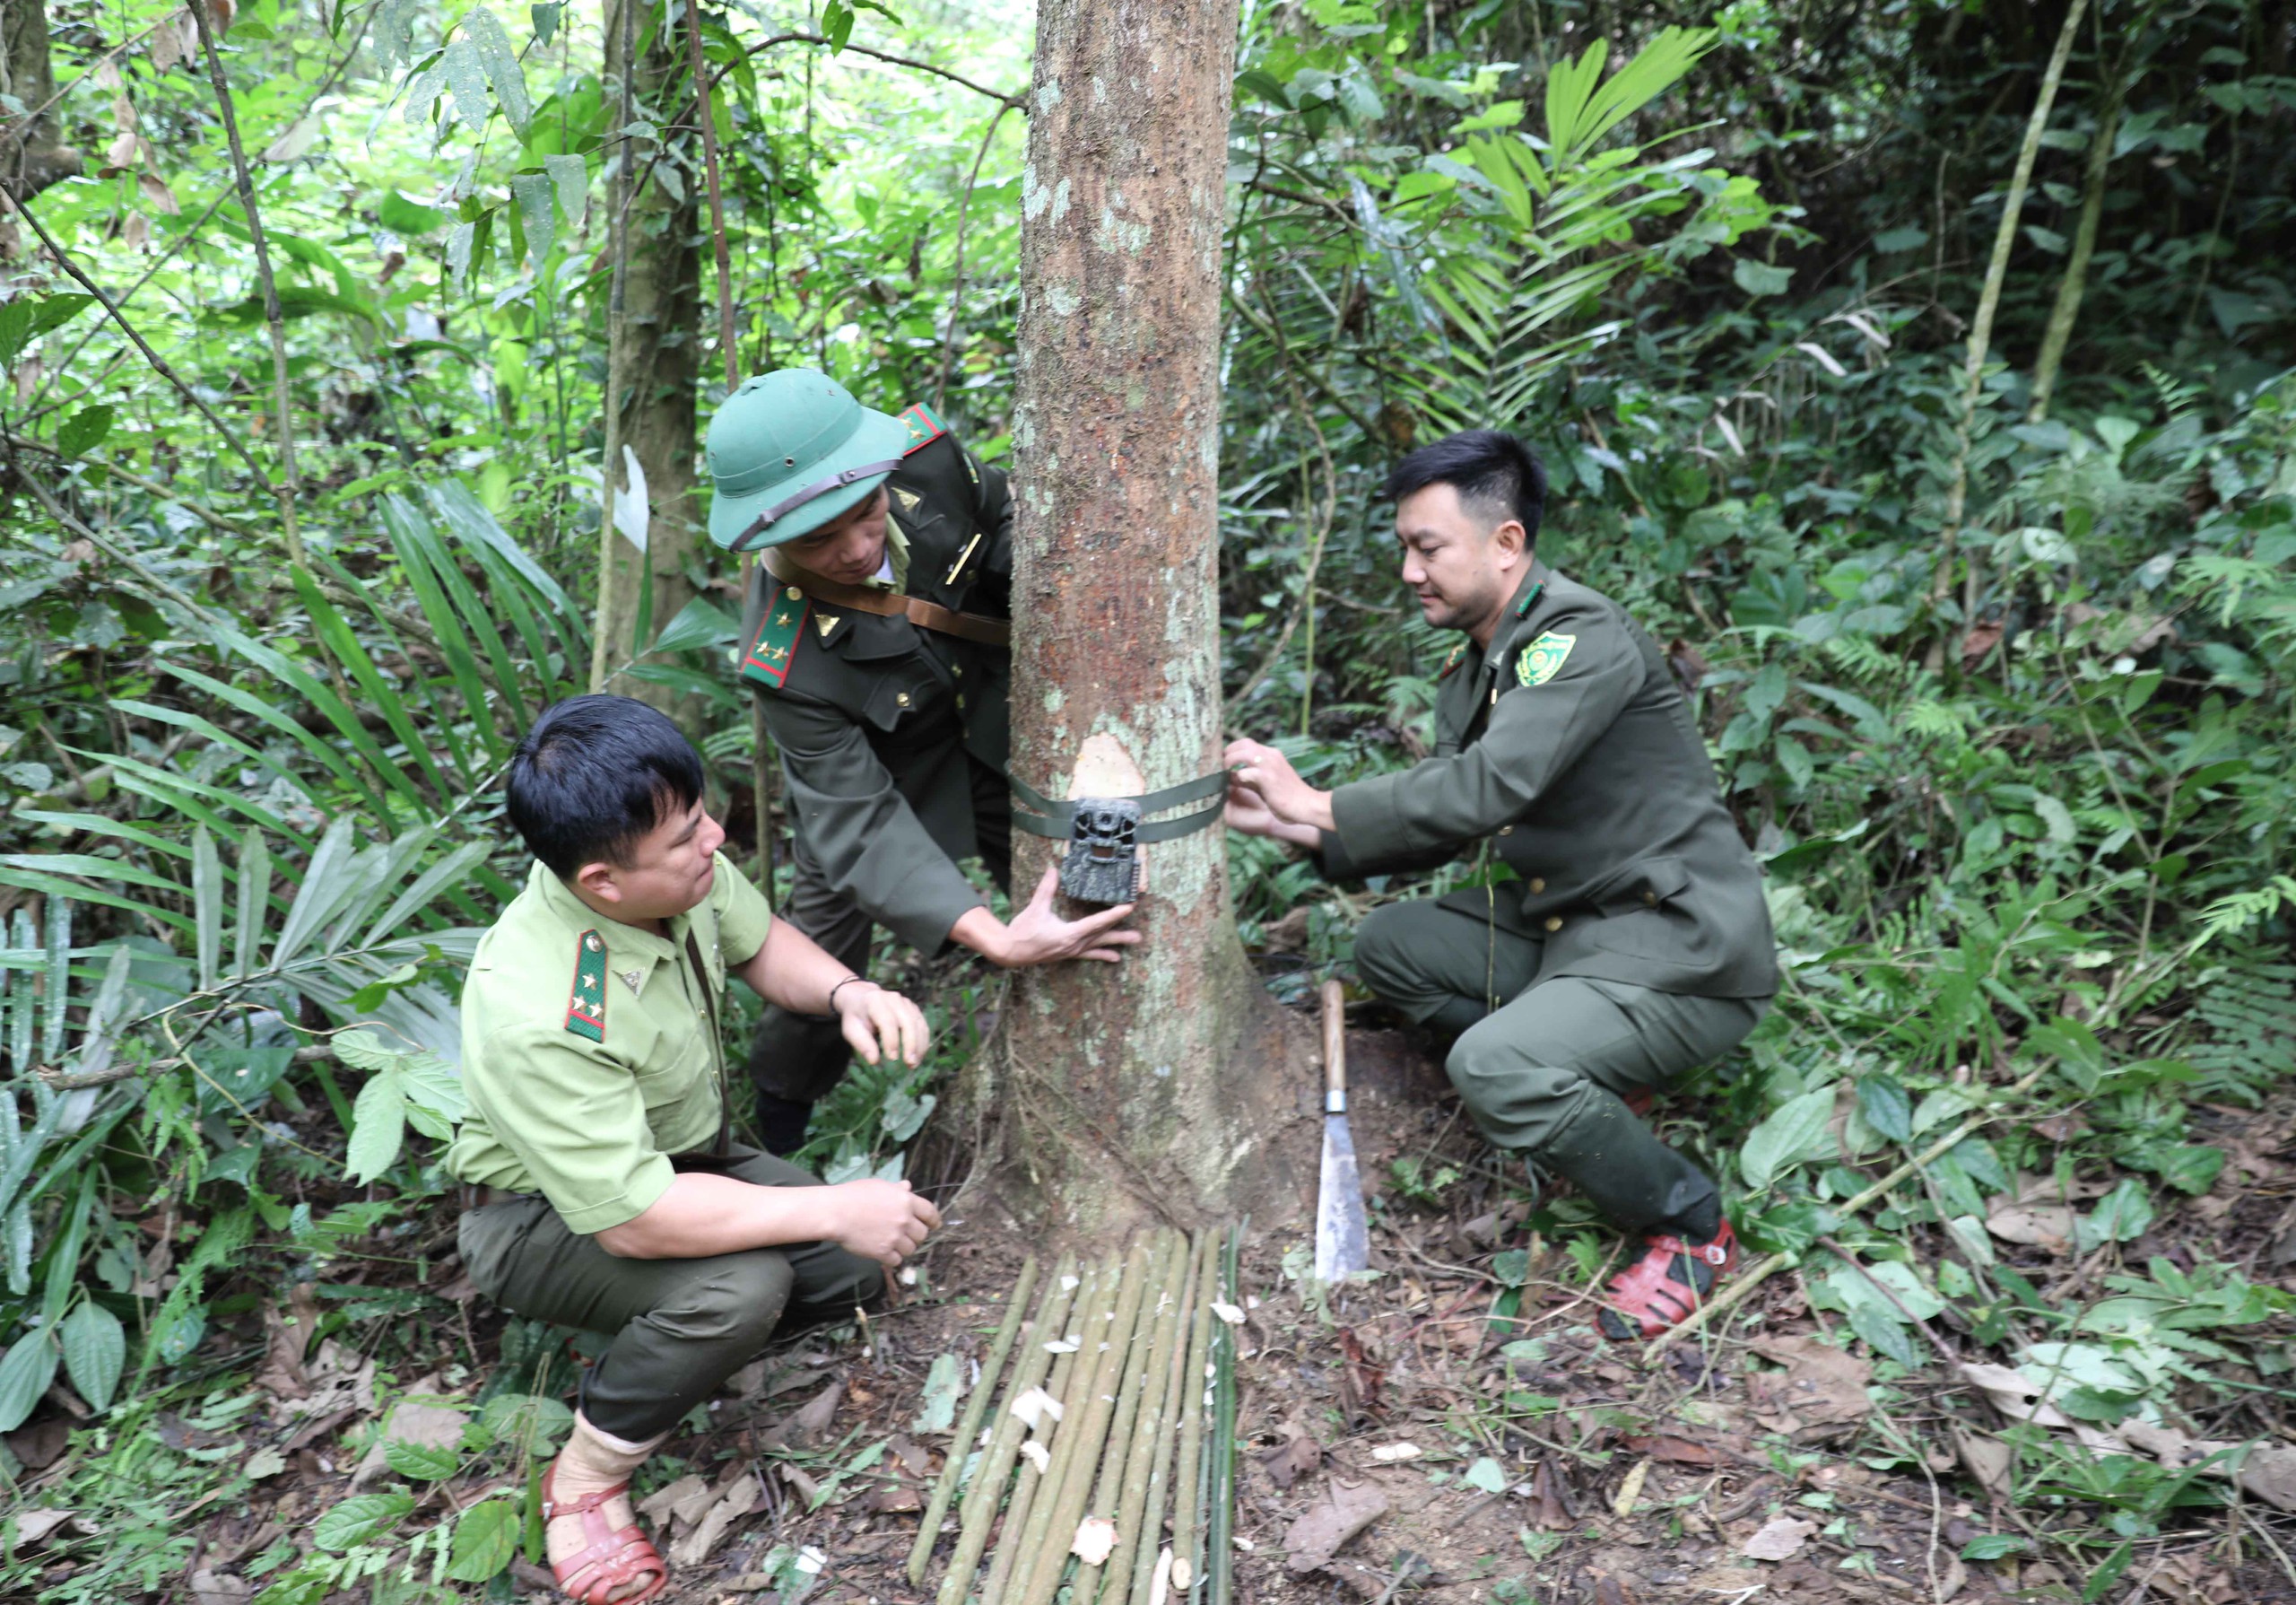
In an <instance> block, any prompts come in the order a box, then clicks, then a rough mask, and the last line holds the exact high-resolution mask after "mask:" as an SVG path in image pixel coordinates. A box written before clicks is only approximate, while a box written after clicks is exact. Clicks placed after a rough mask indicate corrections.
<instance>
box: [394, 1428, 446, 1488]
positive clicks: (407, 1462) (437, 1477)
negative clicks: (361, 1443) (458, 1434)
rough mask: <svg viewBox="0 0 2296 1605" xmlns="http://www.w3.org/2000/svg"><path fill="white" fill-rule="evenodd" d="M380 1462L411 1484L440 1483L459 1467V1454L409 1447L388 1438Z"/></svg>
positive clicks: (439, 1448) (436, 1447)
mask: <svg viewBox="0 0 2296 1605" xmlns="http://www.w3.org/2000/svg"><path fill="white" fill-rule="evenodd" d="M383 1459H384V1460H385V1461H387V1462H388V1463H389V1465H390V1469H391V1470H394V1471H396V1472H397V1473H398V1474H399V1475H400V1476H401V1477H404V1478H405V1479H408V1480H409V1481H412V1482H441V1481H444V1480H445V1479H448V1478H449V1477H452V1476H453V1475H454V1474H455V1473H456V1471H457V1470H460V1468H461V1466H462V1463H463V1457H462V1452H461V1451H459V1450H457V1449H456V1448H454V1447H452V1446H451V1445H448V1446H443V1447H442V1446H439V1445H434V1444H410V1443H407V1442H406V1441H404V1439H401V1438H392V1439H390V1440H389V1441H388V1442H387V1443H385V1444H384V1445H383Z"/></svg>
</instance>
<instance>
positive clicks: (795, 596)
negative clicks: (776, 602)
mask: <svg viewBox="0 0 2296 1605" xmlns="http://www.w3.org/2000/svg"><path fill="white" fill-rule="evenodd" d="M789 599H790V600H791V601H792V602H802V601H804V599H805V593H804V591H801V590H799V589H797V588H796V586H794V585H793V586H791V587H790V588H789Z"/></svg>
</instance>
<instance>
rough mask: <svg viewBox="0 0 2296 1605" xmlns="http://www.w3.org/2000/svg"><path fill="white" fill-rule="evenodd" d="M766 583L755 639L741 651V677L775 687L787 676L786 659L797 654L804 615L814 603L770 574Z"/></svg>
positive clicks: (776, 688)
mask: <svg viewBox="0 0 2296 1605" xmlns="http://www.w3.org/2000/svg"><path fill="white" fill-rule="evenodd" d="M766 587H767V589H766V593H765V612H764V613H763V614H762V615H761V616H760V617H759V619H758V624H757V639H756V640H754V641H751V642H750V650H748V651H746V652H744V653H743V654H742V678H744V680H754V681H756V682H757V683H758V684H759V685H770V686H771V687H773V689H774V690H776V691H778V690H780V689H781V683H782V682H783V681H784V680H787V678H788V677H789V660H790V659H792V658H794V657H796V654H797V641H798V638H799V637H800V636H802V635H803V634H804V631H805V615H807V614H809V613H811V612H812V611H813V604H812V603H811V602H808V601H806V600H805V599H804V597H803V596H801V595H800V594H799V593H798V592H796V591H795V590H793V589H790V588H788V587H787V586H785V585H783V584H782V583H781V581H780V580H778V579H777V578H774V577H773V576H771V575H768V576H767V578H766Z"/></svg>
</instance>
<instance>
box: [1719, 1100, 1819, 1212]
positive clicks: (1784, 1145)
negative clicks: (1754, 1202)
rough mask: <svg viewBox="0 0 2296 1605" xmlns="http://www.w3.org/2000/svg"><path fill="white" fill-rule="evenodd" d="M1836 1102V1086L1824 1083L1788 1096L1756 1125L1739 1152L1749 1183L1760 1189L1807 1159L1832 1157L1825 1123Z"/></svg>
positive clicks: (1740, 1167)
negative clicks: (1810, 1090)
mask: <svg viewBox="0 0 2296 1605" xmlns="http://www.w3.org/2000/svg"><path fill="white" fill-rule="evenodd" d="M1833 1103H1834V1089H1833V1088H1832V1087H1831V1086H1822V1087H1819V1088H1818V1089H1816V1090H1815V1091H1814V1092H1806V1093H1804V1094H1803V1095H1801V1096H1800V1097H1798V1098H1791V1099H1788V1100H1787V1102H1786V1103H1784V1104H1783V1105H1782V1106H1780V1107H1779V1109H1778V1110H1777V1111H1776V1112H1773V1113H1772V1114H1771V1115H1770V1118H1769V1119H1767V1120H1765V1121H1762V1123H1761V1125H1759V1126H1756V1127H1755V1128H1754V1129H1753V1130H1752V1132H1751V1133H1749V1134H1748V1135H1747V1138H1746V1142H1745V1147H1744V1148H1743V1149H1741V1150H1740V1151H1739V1155H1738V1169H1739V1173H1741V1174H1743V1175H1744V1177H1745V1179H1746V1185H1747V1186H1748V1187H1750V1188H1752V1189H1753V1190H1754V1191H1757V1192H1759V1191H1762V1190H1763V1189H1765V1188H1767V1187H1768V1186H1769V1185H1770V1182H1772V1181H1774V1180H1776V1179H1777V1178H1778V1176H1779V1175H1780V1174H1781V1173H1784V1172H1786V1171H1787V1170H1790V1169H1792V1168H1793V1167H1794V1166H1795V1165H1796V1164H1801V1163H1803V1162H1804V1161H1805V1160H1810V1159H1822V1158H1826V1157H1829V1156H1831V1154H1832V1153H1833V1150H1834V1140H1833V1134H1832V1132H1831V1131H1829V1130H1827V1129H1826V1126H1827V1122H1828V1121H1831V1119H1832V1118H1833Z"/></svg>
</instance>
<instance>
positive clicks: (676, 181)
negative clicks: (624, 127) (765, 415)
mask: <svg viewBox="0 0 2296 1605" xmlns="http://www.w3.org/2000/svg"><path fill="white" fill-rule="evenodd" d="M661 10H662V8H661V7H660V5H659V4H656V3H655V0H608V4H607V6H606V30H605V31H606V77H607V81H608V82H609V83H614V84H619V83H621V81H622V72H623V63H624V60H625V57H626V54H627V53H628V52H629V50H630V48H631V41H633V40H634V41H636V43H637V45H638V46H639V47H640V48H639V49H638V50H637V52H636V53H637V57H638V59H637V62H636V67H635V71H634V72H633V73H632V74H631V78H630V89H631V101H632V103H633V104H634V106H635V107H636V108H637V110H638V115H639V116H640V117H641V118H648V120H651V121H653V122H654V123H655V124H656V125H657V126H663V127H665V129H666V126H667V125H669V124H671V123H674V122H675V121H677V120H678V118H677V115H676V114H677V109H678V107H679V106H680V104H681V103H682V102H681V101H680V99H679V97H680V95H681V93H682V92H683V93H684V94H687V95H689V96H690V94H691V90H690V89H688V88H687V87H686V85H685V79H684V67H683V49H682V47H681V44H680V39H679V36H678V33H677V31H676V30H674V29H672V28H665V27H663V26H662V15H661ZM649 31H650V32H651V33H652V35H653V38H652V39H651V40H650V41H648V39H647V35H648V32H649ZM668 137H670V138H673V139H679V140H690V139H691V135H685V134H677V135H668ZM623 161H624V163H625V166H624V169H623V172H622V178H621V179H620V181H619V182H618V183H617V184H616V186H615V196H616V204H617V205H623V203H622V196H625V195H628V194H629V189H628V186H630V185H631V184H633V183H635V184H637V185H638V186H639V188H638V189H637V191H636V194H635V195H634V196H631V198H630V199H629V200H628V201H627V203H626V205H625V206H624V212H623V218H622V227H623V230H624V231H625V232H624V240H625V243H624V245H623V247H622V265H621V271H620V274H619V278H618V283H616V284H615V286H614V288H613V291H612V292H611V293H612V295H613V298H614V300H615V301H616V303H617V305H618V308H619V311H618V314H617V313H610V314H609V316H608V318H607V326H608V327H607V340H606V393H607V395H608V397H611V398H612V401H611V405H613V406H615V407H616V408H617V414H618V415H617V416H615V417H614V418H613V419H612V420H610V421H609V424H608V427H607V430H606V444H607V448H608V454H609V458H610V459H611V460H609V461H608V462H607V463H606V465H605V469H606V484H607V485H608V486H609V487H611V488H610V491H609V494H608V498H607V506H608V509H609V516H608V518H607V519H606V521H605V526H604V528H603V529H601V531H600V532H599V572H598V617H597V628H596V636H595V649H594V656H593V657H592V659H591V668H590V683H591V685H593V686H594V687H596V689H598V690H601V691H618V692H622V693H625V694H627V695H631V696H635V697H639V698H642V699H644V700H645V701H647V702H652V703H654V704H655V705H656V706H657V707H659V708H661V709H662V710H663V711H665V712H668V713H670V714H672V715H673V716H675V715H677V714H678V713H679V712H680V711H681V709H680V708H679V706H678V702H679V698H678V696H677V694H676V693H674V692H672V691H671V690H669V689H668V688H667V687H665V686H660V685H649V684H648V683H646V682H644V681H641V680H636V679H631V678H627V677H624V678H622V679H621V680H619V681H617V682H616V683H615V684H613V685H607V684H606V683H605V682H606V680H607V677H608V676H610V675H611V674H612V673H613V670H615V669H616V668H619V667H621V666H622V664H624V663H626V662H628V661H629V660H630V659H631V657H632V656H633V654H634V653H635V652H636V650H637V649H638V647H639V646H640V645H642V644H643V643H642V642H640V641H638V640H637V639H636V632H637V624H638V602H639V584H640V581H641V579H642V577H643V573H644V571H645V570H646V569H648V568H650V569H651V570H652V571H653V576H654V608H653V630H654V632H657V633H658V632H660V630H661V627H662V626H663V625H664V624H667V623H668V622H669V621H670V620H671V619H673V618H674V617H676V616H677V613H678V610H679V609H680V608H682V607H683V606H685V605H686V604H687V603H688V602H690V601H691V600H692V599H693V597H694V588H693V586H692V585H691V583H690V582H689V580H687V578H686V571H687V570H688V568H689V567H690V566H691V563H692V560H693V556H694V553H695V549H696V542H697V539H698V538H699V535H700V510H699V509H698V508H697V507H696V505H695V499H694V493H693V492H694V397H695V394H696V392H697V390H698V389H699V388H700V358H701V341H700V314H701V252H700V243H699V236H700V217H699V214H698V212H697V210H696V207H695V200H694V196H695V189H696V188H697V187H696V186H694V185H691V184H682V182H681V181H682V180H683V179H684V178H685V174H686V172H687V171H688V170H691V164H689V167H688V168H686V169H680V170H674V171H671V172H670V173H669V174H668V179H667V182H665V170H666V169H670V168H671V165H672V164H671V161H670V158H669V156H668V155H667V153H664V154H662V155H661V156H660V157H659V158H658V159H657V157H656V154H655V148H654V147H653V146H652V145H651V144H645V143H642V142H639V141H631V142H630V143H629V144H625V145H624V146H623ZM672 186H680V188H677V189H676V190H675V191H673V188H671V187H672ZM625 448H626V449H628V450H629V451H630V452H631V453H634V454H635V455H636V457H637V458H638V467H639V471H640V472H641V473H642V474H643V475H644V476H645V482H646V501H647V504H648V524H647V537H646V550H645V552H644V553H643V554H640V553H639V550H638V549H637V547H636V546H634V545H631V542H630V540H629V539H628V538H627V537H626V536H623V535H622V534H621V533H620V532H619V531H617V530H616V529H615V528H614V521H613V518H612V516H611V509H612V508H613V506H614V505H615V500H614V499H615V498H617V497H619V496H621V495H622V494H625V493H628V492H629V491H630V489H631V485H632V482H631V479H630V477H629V475H628V473H627V470H626V467H625V464H626V460H627V459H626V458H625V457H624V455H623V452H624V449H625Z"/></svg>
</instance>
